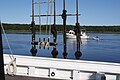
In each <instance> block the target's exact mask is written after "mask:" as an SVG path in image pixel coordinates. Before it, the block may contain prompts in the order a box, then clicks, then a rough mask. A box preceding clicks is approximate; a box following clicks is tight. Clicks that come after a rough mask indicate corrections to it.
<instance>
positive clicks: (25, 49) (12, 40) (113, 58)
mask: <svg viewBox="0 0 120 80" xmlns="http://www.w3.org/2000/svg"><path fill="white" fill-rule="evenodd" d="M88 35H89V36H90V38H89V39H87V40H82V42H81V48H80V50H81V52H82V56H81V57H80V59H81V60H89V61H102V62H114V63H120V34H100V33H88ZM95 36H99V38H100V40H98V41H97V40H93V39H92V37H95ZM39 37H41V38H46V39H47V38H48V37H50V42H52V40H53V37H52V35H45V34H43V35H38V34H37V35H36V41H38V39H39ZM7 38H8V40H9V44H10V46H11V49H12V52H13V54H15V55H27V56H31V53H30V49H31V34H7ZM3 48H4V50H3V51H4V54H10V50H9V48H8V45H7V41H6V39H5V36H4V35H3ZM52 49H53V47H52V46H51V47H49V49H47V48H45V49H44V48H43V47H42V48H41V49H39V47H38V46H37V50H38V52H37V56H38V57H49V58H52V55H51V51H52ZM57 50H58V55H57V58H63V35H62V34H61V33H59V34H58V38H57ZM75 52H76V39H67V53H68V55H67V58H68V59H75V55H74V53H75Z"/></svg>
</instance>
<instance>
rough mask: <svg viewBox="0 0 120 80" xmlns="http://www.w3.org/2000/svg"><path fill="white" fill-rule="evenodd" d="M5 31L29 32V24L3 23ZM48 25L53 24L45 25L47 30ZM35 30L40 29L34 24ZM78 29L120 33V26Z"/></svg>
mask: <svg viewBox="0 0 120 80" xmlns="http://www.w3.org/2000/svg"><path fill="white" fill-rule="evenodd" d="M3 26H4V29H5V30H6V31H13V32H14V31H20V32H21V31H22V32H25V31H26V32H30V26H31V25H30V24H6V23H4V24H3ZM56 26H57V31H63V25H56ZM50 27H53V25H47V30H48V31H49V29H50ZM74 27H75V26H74V25H66V31H69V30H71V29H74ZM35 28H36V32H38V31H39V30H40V26H39V25H35ZM80 29H85V30H86V31H87V32H98V33H107V32H108V33H109V32H111V33H112V32H114V33H120V26H80ZM41 30H42V31H46V25H41Z"/></svg>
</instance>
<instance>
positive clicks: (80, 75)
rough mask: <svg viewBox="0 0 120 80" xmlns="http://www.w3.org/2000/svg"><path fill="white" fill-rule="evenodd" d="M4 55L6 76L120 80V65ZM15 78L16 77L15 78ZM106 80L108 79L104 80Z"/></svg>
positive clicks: (69, 79) (75, 79)
mask: <svg viewBox="0 0 120 80" xmlns="http://www.w3.org/2000/svg"><path fill="white" fill-rule="evenodd" d="M12 56H14V59H15V60H13V61H11V58H10V55H8V54H4V69H5V70H4V71H5V74H9V75H12V76H13V75H15V76H26V77H37V78H40V77H42V78H47V79H50V80H51V79H53V80H120V64H119V63H108V62H96V61H85V60H70V59H55V58H43V57H32V56H20V55H12ZM13 77H14V76H13ZM103 78H106V79H103Z"/></svg>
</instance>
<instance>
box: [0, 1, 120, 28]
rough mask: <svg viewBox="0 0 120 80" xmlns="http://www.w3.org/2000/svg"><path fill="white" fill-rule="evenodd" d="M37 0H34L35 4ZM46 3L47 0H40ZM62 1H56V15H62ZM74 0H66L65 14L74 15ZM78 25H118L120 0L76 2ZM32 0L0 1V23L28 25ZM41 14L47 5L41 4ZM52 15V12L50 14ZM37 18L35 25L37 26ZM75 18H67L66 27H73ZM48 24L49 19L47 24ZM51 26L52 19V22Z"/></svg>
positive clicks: (61, 21) (60, 21)
mask: <svg viewBox="0 0 120 80" xmlns="http://www.w3.org/2000/svg"><path fill="white" fill-rule="evenodd" d="M37 1H39V0H35V2H37ZM40 1H47V0H40ZM62 1H63V0H56V10H57V12H56V13H57V14H62V10H63V4H62V3H63V2H62ZM75 1H76V0H66V10H67V14H75V12H76V10H75V3H76V2H75ZM78 1H79V14H81V16H79V23H80V25H95V26H97V25H101V26H105V25H107V26H108V25H120V0H78ZM31 3H32V0H0V19H1V21H2V23H10V24H30V23H31V17H30V15H31V14H32V9H31V7H32V5H31ZM38 10H39V9H38V5H35V14H38ZM40 11H41V14H47V4H41V9H40ZM52 11H53V9H52ZM52 13H53V12H52ZM38 22H39V20H38V18H35V23H36V24H38ZM46 22H47V21H46V17H42V18H41V23H42V24H46ZM56 22H57V24H62V23H63V20H62V18H61V17H57V21H56ZM75 23H76V17H75V16H71V17H70V16H69V17H67V24H68V25H75ZM48 24H50V17H49V23H48ZM51 24H53V18H52V22H51Z"/></svg>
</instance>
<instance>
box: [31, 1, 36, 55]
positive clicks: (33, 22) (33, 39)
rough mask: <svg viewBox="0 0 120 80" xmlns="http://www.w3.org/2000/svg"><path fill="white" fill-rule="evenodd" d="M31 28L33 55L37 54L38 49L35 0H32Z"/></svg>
mask: <svg viewBox="0 0 120 80" xmlns="http://www.w3.org/2000/svg"><path fill="white" fill-rule="evenodd" d="M31 30H32V43H31V44H32V48H31V53H32V56H36V53H37V49H36V46H35V21H34V0H32V22H31Z"/></svg>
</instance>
